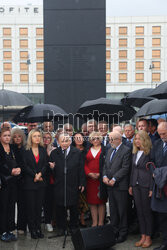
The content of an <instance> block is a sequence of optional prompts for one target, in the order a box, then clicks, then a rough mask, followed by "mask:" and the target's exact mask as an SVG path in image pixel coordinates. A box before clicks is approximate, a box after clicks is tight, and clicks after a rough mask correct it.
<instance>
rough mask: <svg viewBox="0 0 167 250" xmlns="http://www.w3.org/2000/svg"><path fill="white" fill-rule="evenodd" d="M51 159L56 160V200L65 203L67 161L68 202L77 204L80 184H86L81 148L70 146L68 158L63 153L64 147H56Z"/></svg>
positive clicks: (68, 204)
mask: <svg viewBox="0 0 167 250" xmlns="http://www.w3.org/2000/svg"><path fill="white" fill-rule="evenodd" d="M50 161H51V162H55V167H54V169H53V174H54V177H55V182H54V186H55V191H54V195H55V197H54V198H55V202H56V204H57V205H59V206H63V205H64V184H65V183H64V180H65V174H64V168H65V161H66V167H67V174H66V187H67V188H66V202H67V206H72V205H77V203H78V195H79V186H85V173H84V161H83V156H82V153H81V152H80V150H78V149H77V148H75V147H73V146H72V145H71V146H70V152H69V154H68V155H67V157H66V159H65V156H64V154H63V153H62V149H61V148H60V147H59V148H56V149H55V150H53V151H52V152H51V155H50Z"/></svg>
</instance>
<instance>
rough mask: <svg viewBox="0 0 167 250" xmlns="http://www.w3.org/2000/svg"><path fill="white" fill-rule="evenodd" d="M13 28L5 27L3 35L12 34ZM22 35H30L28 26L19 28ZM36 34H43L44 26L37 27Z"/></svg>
mask: <svg viewBox="0 0 167 250" xmlns="http://www.w3.org/2000/svg"><path fill="white" fill-rule="evenodd" d="M11 35H12V28H3V36H11ZM19 35H20V36H28V28H19ZM36 36H43V28H36Z"/></svg>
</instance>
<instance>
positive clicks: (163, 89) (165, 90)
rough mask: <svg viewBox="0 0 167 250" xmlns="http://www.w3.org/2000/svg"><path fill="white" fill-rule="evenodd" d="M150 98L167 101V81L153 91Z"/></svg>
mask: <svg viewBox="0 0 167 250" xmlns="http://www.w3.org/2000/svg"><path fill="white" fill-rule="evenodd" d="M150 96H152V97H155V98H158V99H167V81H166V82H163V83H161V84H160V85H159V86H158V87H156V88H155V89H153V91H152V93H151V94H150Z"/></svg>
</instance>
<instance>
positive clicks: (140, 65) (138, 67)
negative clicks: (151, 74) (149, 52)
mask: <svg viewBox="0 0 167 250" xmlns="http://www.w3.org/2000/svg"><path fill="white" fill-rule="evenodd" d="M136 70H144V62H136Z"/></svg>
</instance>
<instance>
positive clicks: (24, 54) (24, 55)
mask: <svg viewBox="0 0 167 250" xmlns="http://www.w3.org/2000/svg"><path fill="white" fill-rule="evenodd" d="M27 58H28V51H20V59H22V60H27Z"/></svg>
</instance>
